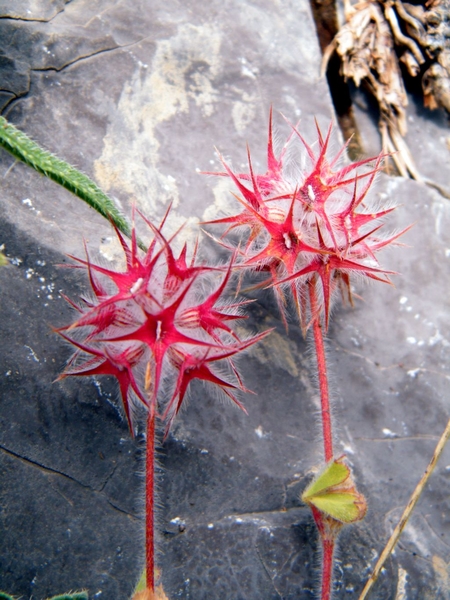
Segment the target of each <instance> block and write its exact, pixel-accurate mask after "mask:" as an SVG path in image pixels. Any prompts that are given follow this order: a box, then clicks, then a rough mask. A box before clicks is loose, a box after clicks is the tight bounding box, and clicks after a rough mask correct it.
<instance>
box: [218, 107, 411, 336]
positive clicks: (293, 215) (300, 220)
mask: <svg viewBox="0 0 450 600" xmlns="http://www.w3.org/2000/svg"><path fill="white" fill-rule="evenodd" d="M290 127H291V130H292V131H291V135H290V136H289V138H288V140H287V142H286V143H285V145H284V146H283V149H282V151H281V153H280V154H279V155H278V156H277V155H276V154H275V151H274V144H273V128H272V111H271V112H270V118H269V140H268V145H267V171H266V172H265V173H263V174H257V173H255V172H254V169H253V165H252V162H251V158H250V153H248V164H249V170H248V171H249V172H248V173H235V172H234V171H233V170H232V169H231V167H230V166H229V165H228V164H227V163H226V162H225V161H224V159H223V158H222V157H221V156H220V155H219V156H220V159H221V161H222V163H223V165H224V167H225V171H224V172H221V173H215V175H219V176H228V177H229V178H231V180H232V181H233V182H234V184H235V185H236V187H237V189H238V195H235V197H236V198H237V200H238V201H239V203H240V204H241V206H242V207H243V210H242V211H241V212H240V213H239V214H236V215H232V216H226V217H223V218H220V219H217V220H215V221H210V223H212V224H224V225H226V226H227V230H226V232H225V234H224V235H227V234H228V233H229V232H231V231H233V230H235V229H237V228H241V229H246V230H247V234H246V238H245V241H244V242H242V241H241V245H240V248H239V249H238V254H239V256H240V258H241V265H240V266H241V267H243V266H245V267H248V268H251V269H254V270H256V271H267V272H268V279H267V280H266V282H265V285H266V286H269V287H273V289H274V291H275V294H276V296H277V300H278V305H279V307H280V310H281V313H282V317H283V319H284V320H285V322H286V318H285V316H284V314H283V313H284V310H285V306H286V300H285V290H286V288H287V289H288V291H290V293H291V295H292V296H293V299H294V303H295V306H296V308H297V311H298V313H299V319H300V323H301V325H302V328H303V330H304V331H305V330H306V328H307V326H308V325H309V324H310V323H311V322H312V319H313V316H312V315H311V306H310V299H309V292H308V286H309V285H310V284H312V285H314V286H315V287H317V290H316V292H317V293H316V297H317V298H318V299H319V301H320V312H321V314H322V315H323V319H324V324H325V330H326V329H327V327H328V322H329V314H330V309H331V304H332V299H333V297H334V295H335V292H336V291H338V290H339V288H340V289H341V291H344V292H346V294H345V296H347V297H348V298H349V299H350V301H351V291H350V290H351V288H350V277H351V276H352V275H357V276H359V277H360V278H361V277H365V278H369V279H376V280H379V281H383V282H385V283H390V281H389V278H388V275H389V274H391V273H392V272H391V271H386V270H385V269H383V268H382V267H380V266H379V264H378V261H377V259H376V256H375V255H376V253H377V251H378V250H380V249H381V248H383V247H384V246H387V245H388V244H391V243H393V242H394V241H395V240H396V239H397V238H398V237H399V235H401V233H403V232H401V233H398V234H396V235H391V236H384V235H382V234H381V233H380V229H381V227H382V222H381V220H382V219H383V217H385V216H386V215H387V214H389V213H390V212H391V211H392V210H393V209H394V207H393V206H392V205H388V206H381V205H380V203H379V201H378V200H372V199H371V197H370V194H369V191H370V187H371V185H372V184H373V181H374V178H375V176H376V174H377V173H378V172H379V171H380V169H381V166H382V160H383V156H382V155H380V156H378V157H375V158H372V159H365V160H361V161H359V162H356V163H351V164H344V165H341V166H338V165H339V163H340V162H341V160H342V157H343V154H344V152H345V148H346V146H345V145H344V146H343V147H342V148H341V149H340V150H339V152H338V153H337V154H336V156H335V157H334V158H331V159H329V158H328V154H329V146H330V139H331V133H332V127H331V125H330V127H329V128H328V131H327V133H326V135H325V136H323V134H322V132H321V130H320V128H319V126H318V125H317V123H316V130H317V141H316V144H314V145H309V144H308V143H307V142H306V141H305V139H304V138H303V137H302V135H301V134H300V132H299V131H298V129H297V127H295V126H293V125H290ZM296 141H297V145H296V146H294V144H295V143H296ZM290 145H291V146H292V152H289V153H288V152H287V148H288V147H289V146H290ZM295 152H297V156H296V157H294V154H295ZM288 156H289V158H290V160H291V161H292V160H295V161H296V163H297V164H296V165H295V168H292V166H291V165H288V168H286V166H287V162H288ZM292 173H294V175H293V174H292ZM222 237H223V236H222ZM308 305H309V311H308ZM308 312H309V314H310V315H311V320H310V321H309V322H308V317H307V314H308Z"/></svg>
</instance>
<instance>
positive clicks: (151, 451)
mask: <svg viewBox="0 0 450 600" xmlns="http://www.w3.org/2000/svg"><path fill="white" fill-rule="evenodd" d="M154 482H155V410H154V408H153V407H152V408H150V409H149V411H148V415H147V448H146V466H145V511H146V516H145V538H146V542H145V543H146V549H145V559H146V560H145V566H146V578H147V589H149V590H151V591H152V592H154V591H155V539H154V521H155V519H154V497H155V486H154Z"/></svg>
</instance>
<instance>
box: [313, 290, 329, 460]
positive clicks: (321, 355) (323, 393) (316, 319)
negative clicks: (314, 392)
mask: <svg viewBox="0 0 450 600" xmlns="http://www.w3.org/2000/svg"><path fill="white" fill-rule="evenodd" d="M309 301H310V304H311V318H312V325H313V333H314V344H315V346H316V357H317V372H318V374H319V388H320V402H321V415H322V432H323V446H324V453H325V462H329V461H330V460H331V459H332V458H333V436H332V429H331V413H330V396H329V392H328V376H327V362H326V357H325V346H324V343H323V335H322V322H321V320H320V313H319V311H318V310H317V298H316V286H315V283H310V285H309Z"/></svg>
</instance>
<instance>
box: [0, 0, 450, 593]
mask: <svg viewBox="0 0 450 600" xmlns="http://www.w3.org/2000/svg"><path fill="white" fill-rule="evenodd" d="M11 4H12V3H2V4H1V3H0V8H1V9H2V10H1V11H0V15H2V16H4V17H10V18H3V19H1V20H0V39H1V48H0V73H1V81H2V85H1V86H0V87H1V92H0V101H1V102H2V107H3V115H4V116H6V117H7V118H8V119H10V120H11V122H13V123H14V124H15V125H17V126H18V127H19V128H21V129H22V130H24V131H25V132H26V133H27V134H28V135H30V136H31V137H33V138H34V139H35V140H36V141H38V142H39V143H40V144H41V145H42V146H44V147H45V148H46V149H48V150H50V151H52V152H54V153H55V154H57V155H58V156H59V157H61V158H64V159H65V160H67V161H68V162H70V163H72V164H74V165H75V166H77V167H78V168H80V169H81V170H82V171H84V172H85V173H87V174H88V175H90V176H91V177H92V178H93V179H94V180H95V181H96V182H97V183H98V184H99V185H100V186H101V187H102V188H103V189H104V190H105V191H106V192H108V193H109V194H110V195H111V196H112V197H113V198H115V200H116V201H117V204H118V206H120V207H121V208H122V209H123V210H124V212H125V213H126V214H129V213H130V207H131V205H132V203H136V204H137V206H138V207H139V208H140V209H141V210H142V211H143V212H144V213H145V214H146V215H148V216H149V217H150V218H152V219H156V220H158V219H159V218H160V217H161V216H162V214H163V213H164V211H165V209H166V207H167V205H168V203H169V202H170V201H172V202H173V210H172V214H171V217H170V223H168V228H169V229H171V230H172V231H174V230H175V229H177V228H178V226H179V225H180V224H181V223H182V222H184V221H185V220H187V221H188V224H189V227H188V228H186V231H187V235H192V234H193V233H194V232H196V228H197V222H198V220H206V219H209V218H214V217H215V216H217V215H218V213H219V211H220V208H221V206H223V205H224V203H225V202H229V201H232V200H231V196H230V195H229V193H228V192H227V190H228V189H229V185H228V183H227V182H226V181H225V180H216V179H212V178H209V179H208V178H206V177H201V176H199V175H198V173H197V171H198V170H215V169H217V168H218V167H219V163H218V160H217V157H216V156H215V154H214V151H213V146H214V145H217V146H218V147H219V149H220V150H221V152H223V153H224V154H225V155H226V156H230V157H231V158H232V160H233V164H234V165H235V166H236V167H237V168H241V164H242V166H243V165H244V163H245V161H246V150H245V143H246V142H247V141H248V142H249V144H250V147H251V149H252V155H253V157H254V163H255V167H256V168H258V167H261V165H263V164H264V159H265V146H266V129H267V116H268V110H269V107H270V105H271V104H273V106H274V108H275V109H277V110H280V111H281V112H282V113H284V114H285V115H286V116H287V117H288V118H289V119H290V120H291V121H295V120H296V119H297V118H298V117H300V116H301V117H302V124H301V128H302V132H304V134H305V137H306V138H307V139H313V134H314V122H313V117H314V116H316V117H317V119H318V121H319V124H320V125H322V126H327V124H328V122H329V120H330V119H331V118H332V117H333V109H332V106H331V101H330V98H329V94H328V90H327V87H326V83H325V82H324V81H323V80H321V79H320V77H319V65H320V57H319V49H318V44H317V42H316V40H315V36H314V27H313V24H312V21H311V16H310V12H309V5H308V4H307V3H306V2H297V1H296V2H294V1H286V2H283V3H281V2H269V1H268V0H257V1H245V2H242V1H238V0H230V1H229V2H227V3H223V2H218V1H216V0H211V1H210V2H207V3H205V2H203V3H202V2H198V1H197V0H191V1H188V2H177V1H176V0H167V1H166V2H160V1H159V0H158V1H153V2H149V1H146V0H140V1H139V0H137V1H133V2H131V1H128V2H117V3H111V2H108V1H106V0H97V1H95V2H92V0H72V1H71V2H68V3H64V2H51V1H48V2H45V1H41V2H39V1H37V0H35V1H34V2H32V1H31V0H30V1H29V2H25V1H24V2H20V3H14V11H16V12H15V13H14V14H13V13H12V9H11ZM4 5H7V6H4ZM277 122H278V125H279V126H280V128H283V127H284V130H283V134H282V135H284V134H285V133H287V131H288V128H287V126H285V125H283V121H282V119H281V118H280V117H278V116H277ZM417 122H418V123H423V126H420V127H419V126H417V128H416V129H414V131H413V132H412V133H410V135H416V136H417V138H415V139H414V140H413V143H414V145H415V146H417V148H423V146H424V144H425V143H428V142H429V138H428V133H427V131H428V130H427V127H429V123H430V122H431V121H430V119H429V117H428V115H426V114H422V113H421V114H418V115H417ZM438 130H439V132H440V133H439V135H442V136H444V137H446V136H447V131H445V130H444V124H443V122H442V121H441V122H440V123H439V125H438ZM441 130H442V131H441ZM433 131H434V130H433ZM421 136H423V137H421ZM429 152H430V153H433V152H436V160H435V161H431V163H432V164H435V165H436V169H439V168H440V167H439V165H440V164H441V163H440V162H439V161H441V160H442V152H441V148H440V146H439V144H438V143H437V142H436V145H435V146H431V149H430V150H429ZM0 173H1V174H2V184H3V185H2V193H1V197H0V202H1V206H0V209H1V211H2V220H1V225H0V232H1V233H0V235H1V237H0V244H1V243H3V244H4V245H5V250H4V251H5V253H6V254H7V255H8V256H9V257H10V259H11V264H10V265H9V266H8V267H5V268H2V269H1V270H0V279H1V283H0V290H1V297H0V309H1V315H2V317H3V318H2V319H0V329H1V339H2V342H3V343H2V350H1V353H0V374H1V386H2V393H1V395H0V450H1V452H0V473H1V475H0V477H1V484H0V509H1V510H0V539H1V544H0V589H5V591H8V592H9V593H13V594H16V595H23V596H24V597H27V598H29V597H32V598H34V599H36V600H41V599H43V598H45V597H47V596H49V595H52V594H56V593H61V592H63V591H68V590H69V589H80V588H86V589H88V591H89V594H90V597H91V598H104V599H106V600H123V599H125V598H128V597H129V596H130V594H131V591H132V589H133V587H134V585H135V583H136V581H137V579H138V578H139V574H140V571H141V569H142V566H143V510H142V507H143V499H142V491H143V488H142V486H143V482H142V478H141V474H142V471H143V457H142V443H141V440H140V439H138V440H137V441H135V442H133V441H131V440H130V438H129V434H128V432H127V428H126V425H125V422H124V420H123V419H122V418H121V416H120V413H119V411H118V409H117V392H116V388H115V386H114V383H113V382H110V381H108V380H105V379H99V380H73V381H71V380H64V381H63V382H57V383H52V382H53V381H54V380H55V379H56V377H57V375H58V373H60V372H61V370H62V368H63V366H64V363H65V361H66V360H67V359H68V358H69V356H70V354H71V351H70V349H69V348H67V346H66V345H65V344H64V343H63V342H62V341H61V340H60V339H58V338H57V337H56V336H55V335H54V334H53V333H52V331H51V329H50V325H53V326H60V325H63V324H66V323H68V322H69V321H70V320H71V318H72V313H71V310H70V309H69V307H68V306H67V304H66V303H65V302H64V301H63V299H62V298H61V295H60V294H61V292H63V293H64V294H66V295H68V296H70V297H72V298H76V297H77V295H79V294H80V293H83V291H85V290H86V288H87V285H88V284H87V281H86V279H85V278H83V277H82V276H80V275H79V274H78V273H75V272H73V271H70V270H67V269H61V268H58V267H56V266H55V265H57V264H59V263H64V262H67V259H66V258H65V256H64V255H65V253H72V254H75V255H78V256H82V254H83V244H82V240H83V237H84V238H85V239H86V240H87V241H88V244H89V248H90V249H91V250H92V252H93V254H94V255H95V254H98V255H99V256H100V257H101V260H103V261H104V262H105V261H106V262H109V263H110V264H111V262H110V261H113V260H115V259H117V258H118V257H119V254H120V252H119V248H118V245H117V243H116V241H115V240H114V236H113V234H112V232H111V229H110V227H109V225H108V223H107V222H106V221H105V220H103V219H102V218H101V217H100V216H98V215H97V214H96V213H94V212H93V211H92V210H91V209H90V208H89V207H87V206H86V205H84V204H83V203H82V202H81V201H80V200H77V199H76V198H74V197H73V196H71V195H70V194H69V193H68V192H66V191H65V190H63V189H61V188H59V187H58V186H57V185H56V184H54V183H52V182H50V181H48V180H46V179H44V178H42V177H40V176H39V175H37V174H36V173H34V172H33V171H31V170H30V169H29V168H28V167H26V166H24V165H22V164H19V163H16V162H15V161H14V159H13V158H12V157H11V156H9V155H8V154H7V153H5V152H3V151H2V152H1V153H0ZM424 174H425V175H428V176H429V177H431V176H432V174H428V173H424ZM440 176H441V178H442V179H440V180H439V181H440V182H442V181H443V179H444V175H443V171H442V169H441V171H440ZM375 193H378V194H388V195H389V196H390V197H393V198H394V199H395V200H396V202H398V203H399V204H401V205H402V207H401V208H399V209H398V211H397V212H396V213H395V215H394V216H393V217H392V219H390V223H391V225H392V227H393V228H395V227H397V226H398V227H403V226H405V225H406V224H409V223H411V222H415V223H416V225H415V227H414V228H413V229H412V230H411V231H410V232H409V233H408V234H407V235H406V236H405V238H404V241H405V243H406V244H407V245H408V247H405V248H391V249H389V250H388V251H386V252H385V254H384V258H383V264H386V265H387V266H388V267H389V268H391V269H393V270H396V271H398V272H399V273H401V275H399V276H396V277H395V284H396V287H395V288H392V287H390V286H383V285H382V284H378V285H373V286H371V287H368V288H365V289H363V290H362V291H361V294H362V296H363V300H361V301H359V300H358V301H357V303H356V306H355V308H353V309H350V308H348V307H343V308H342V307H339V306H337V307H336V309H335V311H334V315H333V319H332V324H331V328H330V332H329V341H328V350H329V358H330V366H331V373H332V382H333V387H332V390H333V396H334V411H335V417H336V420H337V422H338V427H337V429H336V431H337V433H336V445H337V448H339V450H342V452H346V453H347V455H348V457H349V460H350V462H351V464H352V465H353V466H354V469H355V473H356V476H357V480H358V485H359V486H360V487H361V491H363V492H364V493H365V494H366V495H367V497H368V499H369V503H370V508H369V513H368V515H367V518H366V519H365V521H364V522H363V523H362V524H359V525H355V526H352V527H349V528H347V529H346V530H345V531H344V532H343V534H342V536H341V538H340V550H339V553H338V561H337V566H336V590H337V591H336V598H342V599H344V598H345V599H347V598H348V599H350V598H357V597H358V593H359V592H360V590H361V589H362V586H363V584H364V581H365V580H366V578H367V576H368V575H369V573H370V569H371V567H372V566H373V564H374V563H375V560H376V557H377V555H378V554H379V552H380V551H381V549H382V547H383V545H384V543H385V541H386V539H387V537H388V535H389V533H390V530H391V528H392V526H393V525H394V524H395V522H396V519H397V518H398V516H399V514H400V513H401V510H402V508H403V507H404V505H405V504H406V502H407V500H408V498H409V495H410V493H411V492H412V490H413V488H414V486H415V485H416V483H417V481H418V480H419V478H420V476H421V475H422V472H423V470H424V468H425V466H426V464H427V463H428V461H429V458H430V457H431V454H432V452H433V449H434V446H435V444H436V442H437V439H438V437H439V436H440V434H441V432H442V430H443V429H444V426H445V423H446V420H447V414H448V408H449V407H448V404H449V400H448V392H447V390H448V380H449V376H450V374H449V370H448V365H449V343H450V332H449V323H448V312H449V311H448V309H449V301H448V289H449V281H448V280H449V268H448V264H449V260H450V250H449V249H450V239H449V233H448V232H449V231H450V223H449V219H450V214H449V213H450V206H449V202H448V200H445V199H443V198H442V197H441V196H439V194H438V193H437V192H435V191H433V190H430V189H428V188H426V187H424V186H421V185H419V184H416V183H414V182H410V181H405V180H402V179H394V178H389V177H381V178H380V180H379V183H378V186H377V189H376V192H375ZM245 326H246V327H250V328H253V329H257V330H262V329H264V328H266V327H276V331H275V332H274V333H272V334H271V336H269V337H268V338H266V339H265V340H264V342H263V343H261V344H260V345H258V346H257V347H254V348H253V349H252V350H251V351H250V352H249V353H248V354H247V356H246V357H245V358H243V359H242V361H241V363H240V364H241V368H242V370H243V373H244V377H245V381H246V384H247V385H248V387H249V388H251V389H253V390H254V391H255V392H256V395H255V396H250V395H249V396H248V397H247V398H246V400H245V404H246V407H247V409H248V411H249V416H248V417H247V416H245V415H244V414H243V413H241V412H240V411H238V410H236V409H235V408H233V407H232V406H229V405H222V404H220V403H219V402H217V401H216V400H214V399H213V398H212V397H210V396H208V394H207V392H205V390H204V388H203V387H202V386H198V387H195V388H194V389H193V392H192V394H191V401H190V404H189V406H188V408H187V410H186V411H184V412H183V414H182V415H181V416H180V418H179V419H178V421H177V423H176V425H175V427H174V430H173V433H172V435H171V436H170V437H169V439H168V440H167V442H166V443H165V444H164V445H162V446H161V449H160V462H161V467H162V469H161V472H160V474H159V477H160V501H161V505H162V507H161V511H160V515H159V526H158V529H159V535H160V547H161V555H160V558H159V564H160V567H161V570H162V581H163V585H164V588H165V591H166V594H167V595H168V597H169V598H171V599H172V598H192V599H194V600H202V599H208V600H212V599H216V598H217V599H218V600H227V599H230V600H231V599H233V600H236V599H242V600H253V599H255V600H256V599H258V600H260V599H270V600H272V599H279V598H283V599H293V598H300V599H303V598H305V599H307V598H313V597H315V592H314V589H315V587H316V583H317V567H318V552H317V537H316V534H315V529H314V526H313V523H312V519H311V517H310V514H309V511H308V510H307V509H306V507H304V506H302V504H301V502H300V500H299V495H300V493H301V491H302V489H303V488H304V487H305V485H306V482H307V481H308V480H309V478H310V477H311V474H312V468H314V467H318V466H319V465H320V462H321V454H320V430H319V426H318V421H317V416H316V415H317V408H318V394H317V390H316V386H315V384H314V375H313V374H314V368H313V367H314V365H312V364H311V360H310V356H311V345H310V342H305V341H303V339H302V338H301V336H300V334H299V333H298V331H297V328H296V326H295V325H293V326H292V327H291V329H290V332H289V335H286V334H285V332H284V328H283V326H282V324H281V323H280V321H279V316H278V314H277V311H276V309H275V307H274V303H273V301H272V299H271V298H270V296H269V297H266V296H262V297H261V302H260V303H258V304H256V305H254V306H252V309H251V313H250V319H249V322H248V324H246V325H245ZM448 465H450V452H449V450H446V451H445V454H444V456H443V457H442V459H441V462H440V463H439V465H438V467H437V469H436V472H435V474H434V475H433V478H432V480H431V483H430V485H429V487H428V488H427V489H426V491H425V493H424V495H423V497H422V499H421V501H420V503H419V505H418V507H417V510H416V512H415V514H414V516H413V518H412V520H411V523H410V524H409V525H408V527H407V529H406V531H405V533H404V535H403V537H402V539H401V542H400V545H399V547H398V549H397V550H396V552H395V555H394V556H393V557H392V558H391V559H390V560H389V561H388V563H387V565H386V570H385V572H384V573H383V574H382V576H381V579H380V581H379V583H378V584H377V587H376V589H375V590H374V592H373V594H372V597H373V598H374V599H376V598H377V599H379V600H390V599H392V600H394V598H405V597H407V598H421V599H427V598H429V599H430V600H431V599H435V598H442V599H444V598H448V597H449V575H448V565H449V563H450V551H449V548H450V538H449V533H450V532H449V525H448V511H449V506H448V502H449V501H448V498H449V487H450V474H449V473H450V469H449V468H448V467H447V466H448Z"/></svg>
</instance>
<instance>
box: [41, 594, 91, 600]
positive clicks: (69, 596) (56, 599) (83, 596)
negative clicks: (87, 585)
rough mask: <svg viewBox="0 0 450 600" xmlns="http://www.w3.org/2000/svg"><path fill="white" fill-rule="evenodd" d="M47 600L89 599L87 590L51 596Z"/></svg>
mask: <svg viewBox="0 0 450 600" xmlns="http://www.w3.org/2000/svg"><path fill="white" fill-rule="evenodd" d="M48 600H89V596H88V594H87V592H74V593H73V594H62V595H61V596H53V597H52V598H49V599H48Z"/></svg>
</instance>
